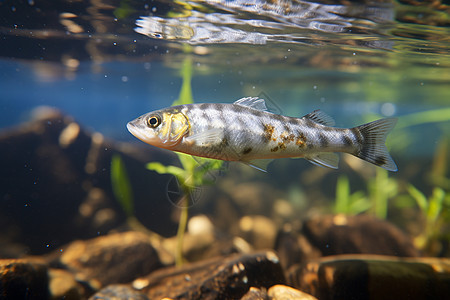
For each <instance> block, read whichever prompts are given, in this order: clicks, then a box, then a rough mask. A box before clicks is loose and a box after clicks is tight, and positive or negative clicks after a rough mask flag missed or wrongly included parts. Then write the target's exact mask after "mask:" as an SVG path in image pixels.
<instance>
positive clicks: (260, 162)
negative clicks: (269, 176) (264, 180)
mask: <svg viewBox="0 0 450 300" xmlns="http://www.w3.org/2000/svg"><path fill="white" fill-rule="evenodd" d="M272 161H273V159H255V160H251V161H244V160H241V162H242V163H244V164H246V165H247V166H250V167H252V168H254V169H256V170H259V171H262V172H264V173H267V166H268V165H269V164H270V163H271V162H272Z"/></svg>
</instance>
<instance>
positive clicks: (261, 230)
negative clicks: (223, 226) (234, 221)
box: [239, 216, 277, 250]
mask: <svg viewBox="0 0 450 300" xmlns="http://www.w3.org/2000/svg"><path fill="white" fill-rule="evenodd" d="M239 229H240V233H239V236H240V237H242V238H243V239H244V240H246V241H247V242H248V243H249V244H250V245H252V246H253V248H254V249H256V250H261V249H273V247H274V243H275V237H276V234H277V229H276V226H275V224H274V222H273V221H272V220H270V219H269V218H267V217H264V216H244V217H242V218H241V219H240V221H239Z"/></svg>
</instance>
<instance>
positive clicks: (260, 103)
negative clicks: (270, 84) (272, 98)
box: [233, 97, 267, 111]
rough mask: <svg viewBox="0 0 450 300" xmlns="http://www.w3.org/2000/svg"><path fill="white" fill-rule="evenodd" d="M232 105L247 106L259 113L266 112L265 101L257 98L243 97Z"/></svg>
mask: <svg viewBox="0 0 450 300" xmlns="http://www.w3.org/2000/svg"><path fill="white" fill-rule="evenodd" d="M233 104H236V105H241V106H247V107H250V108H253V109H257V110H261V111H267V106H266V101H265V100H264V99H261V98H258V97H244V98H241V99H239V100H237V101H235V102H234V103H233Z"/></svg>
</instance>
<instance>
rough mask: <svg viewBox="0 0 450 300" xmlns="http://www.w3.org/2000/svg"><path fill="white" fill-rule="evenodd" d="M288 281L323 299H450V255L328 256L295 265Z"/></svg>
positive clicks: (289, 273) (290, 271)
mask: <svg viewBox="0 0 450 300" xmlns="http://www.w3.org/2000/svg"><path fill="white" fill-rule="evenodd" d="M288 283H289V284H290V285H292V286H295V287H296V288H299V289H301V290H303V291H305V292H307V293H310V294H312V295H314V296H315V297H317V298H319V299H321V300H327V299H384V300H391V299H392V300H394V299H395V300H399V299H408V300H415V299H448V295H450V259H448V258H446V259H439V258H398V257H388V256H378V255H341V256H329V257H324V258H322V259H318V260H314V261H311V262H308V263H306V264H302V265H296V266H293V267H292V268H291V269H290V270H289V271H288Z"/></svg>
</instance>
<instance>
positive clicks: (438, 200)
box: [407, 184, 450, 253]
mask: <svg viewBox="0 0 450 300" xmlns="http://www.w3.org/2000/svg"><path fill="white" fill-rule="evenodd" d="M407 189H408V193H409V194H410V195H411V197H412V198H413V199H414V200H415V201H416V203H417V205H418V206H419V208H420V211H421V212H422V214H423V216H424V217H425V224H424V225H425V226H424V227H423V230H422V232H421V234H419V235H418V236H417V237H416V238H415V239H414V244H415V246H416V247H417V248H419V249H422V250H424V251H425V252H427V253H433V252H435V251H434V250H433V249H432V248H433V247H434V245H433V243H434V242H435V241H436V240H439V239H440V238H441V235H442V232H441V229H442V228H443V226H444V224H445V223H447V222H449V221H450V215H449V214H448V209H450V195H449V194H448V193H445V191H444V190H443V189H441V188H438V187H435V188H434V189H433V191H432V193H431V195H430V196H429V197H426V196H425V195H424V194H423V193H422V192H421V191H419V190H418V189H417V188H416V187H414V186H413V185H412V184H409V185H408V188H407ZM445 213H446V214H445ZM444 238H445V237H444ZM448 238H449V237H447V239H448Z"/></svg>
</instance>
